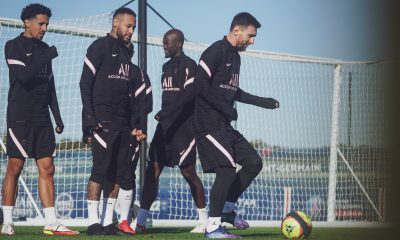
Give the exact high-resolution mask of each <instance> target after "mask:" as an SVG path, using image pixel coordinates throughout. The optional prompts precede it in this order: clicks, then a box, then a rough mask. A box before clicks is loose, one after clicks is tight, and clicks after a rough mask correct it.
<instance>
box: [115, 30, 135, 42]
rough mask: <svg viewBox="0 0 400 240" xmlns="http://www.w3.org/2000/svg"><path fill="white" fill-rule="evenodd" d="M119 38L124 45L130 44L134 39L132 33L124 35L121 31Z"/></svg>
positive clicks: (118, 33) (118, 34)
mask: <svg viewBox="0 0 400 240" xmlns="http://www.w3.org/2000/svg"><path fill="white" fill-rule="evenodd" d="M117 37H118V39H120V40H121V41H123V42H124V43H129V42H130V41H131V39H132V34H130V33H128V32H127V33H123V32H122V31H121V30H120V29H118V31H117Z"/></svg>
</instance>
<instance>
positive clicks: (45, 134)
mask: <svg viewBox="0 0 400 240" xmlns="http://www.w3.org/2000/svg"><path fill="white" fill-rule="evenodd" d="M7 155H8V156H9V157H15V158H19V159H22V160H24V159H25V158H34V159H41V158H44V157H54V156H56V139H55V136H54V130H53V127H52V126H43V127H15V128H8V131H7Z"/></svg>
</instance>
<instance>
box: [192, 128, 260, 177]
mask: <svg viewBox="0 0 400 240" xmlns="http://www.w3.org/2000/svg"><path fill="white" fill-rule="evenodd" d="M196 141H197V151H198V152H199V157H200V162H201V166H202V168H203V172H205V173H210V172H214V170H213V169H214V168H215V167H232V168H236V164H237V163H238V164H240V163H241V162H242V161H245V160H246V159H254V158H259V156H258V154H257V152H256V150H255V149H254V148H253V146H251V145H250V143H249V142H248V141H247V140H246V139H245V138H244V137H243V135H242V134H240V133H239V132H238V131H236V130H234V129H231V128H224V129H220V130H217V131H214V132H212V133H209V134H206V135H202V136H197V137H196Z"/></svg>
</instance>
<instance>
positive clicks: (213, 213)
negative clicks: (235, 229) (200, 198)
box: [196, 130, 239, 238]
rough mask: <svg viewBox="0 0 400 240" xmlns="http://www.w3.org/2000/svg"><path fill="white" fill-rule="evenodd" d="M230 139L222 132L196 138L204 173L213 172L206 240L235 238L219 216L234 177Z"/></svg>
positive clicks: (227, 134) (234, 170)
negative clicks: (207, 239) (222, 224)
mask: <svg viewBox="0 0 400 240" xmlns="http://www.w3.org/2000/svg"><path fill="white" fill-rule="evenodd" d="M231 142H232V141H231V137H230V135H229V133H228V132H226V131H224V130H220V131H216V132H214V133H212V134H208V135H206V136H199V137H197V138H196V143H197V149H198V153H199V156H200V161H201V165H202V167H203V171H204V172H207V173H208V172H215V173H216V176H215V180H214V183H213V186H212V188H211V191H210V201H209V202H210V205H209V209H210V210H209V218H208V222H207V228H206V232H205V237H206V238H237V237H239V236H238V235H235V234H231V233H229V232H228V231H226V230H225V228H223V227H222V226H221V215H222V210H223V207H224V203H225V201H226V198H227V196H228V193H229V188H230V186H231V184H232V183H233V181H234V179H235V177H236V164H235V162H234V160H233V149H232V147H231V145H232V143H231Z"/></svg>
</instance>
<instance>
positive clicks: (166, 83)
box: [162, 77, 181, 91]
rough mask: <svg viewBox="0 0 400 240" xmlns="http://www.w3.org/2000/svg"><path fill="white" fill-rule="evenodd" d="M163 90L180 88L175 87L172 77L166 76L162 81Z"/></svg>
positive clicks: (177, 89)
mask: <svg viewBox="0 0 400 240" xmlns="http://www.w3.org/2000/svg"><path fill="white" fill-rule="evenodd" d="M162 88H163V91H180V90H181V89H180V88H176V87H173V85H172V77H165V78H164V80H163V81H162Z"/></svg>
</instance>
